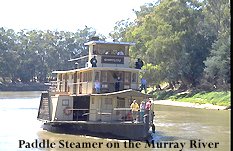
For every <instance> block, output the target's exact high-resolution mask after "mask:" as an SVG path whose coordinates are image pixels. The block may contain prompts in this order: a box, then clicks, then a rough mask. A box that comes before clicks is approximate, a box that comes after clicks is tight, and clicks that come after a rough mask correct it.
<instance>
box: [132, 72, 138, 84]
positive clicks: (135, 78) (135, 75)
mask: <svg viewBox="0 0 233 151" xmlns="http://www.w3.org/2000/svg"><path fill="white" fill-rule="evenodd" d="M132 82H133V83H136V82H137V74H136V73H133V74H132Z"/></svg>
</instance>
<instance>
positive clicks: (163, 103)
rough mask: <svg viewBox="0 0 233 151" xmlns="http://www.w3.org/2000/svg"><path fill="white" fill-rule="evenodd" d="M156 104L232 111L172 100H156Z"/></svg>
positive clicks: (219, 107) (216, 106)
mask: <svg viewBox="0 0 233 151" xmlns="http://www.w3.org/2000/svg"><path fill="white" fill-rule="evenodd" d="M153 103H154V104H160V105H171V106H182V107H192V108H201V109H215V110H230V107H229V106H219V105H213V104H199V103H190V102H178V101H172V100H155V101H154V102H153Z"/></svg>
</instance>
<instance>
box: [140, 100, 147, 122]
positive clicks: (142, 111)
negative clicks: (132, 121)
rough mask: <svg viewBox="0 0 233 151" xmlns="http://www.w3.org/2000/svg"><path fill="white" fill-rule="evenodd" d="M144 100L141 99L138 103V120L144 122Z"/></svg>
mask: <svg viewBox="0 0 233 151" xmlns="http://www.w3.org/2000/svg"><path fill="white" fill-rule="evenodd" d="M145 107H146V105H145V102H144V101H142V102H141V104H140V121H143V122H144V120H143V119H144V114H145Z"/></svg>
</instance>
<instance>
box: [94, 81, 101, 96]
mask: <svg viewBox="0 0 233 151" xmlns="http://www.w3.org/2000/svg"><path fill="white" fill-rule="evenodd" d="M95 92H96V93H98V94H99V93H100V82H99V80H96V81H95Z"/></svg>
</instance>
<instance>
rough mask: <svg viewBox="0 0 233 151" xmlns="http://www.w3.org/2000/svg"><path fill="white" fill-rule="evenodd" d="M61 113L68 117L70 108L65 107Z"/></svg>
mask: <svg viewBox="0 0 233 151" xmlns="http://www.w3.org/2000/svg"><path fill="white" fill-rule="evenodd" d="M63 113H64V114H65V115H70V114H71V113H72V111H71V107H66V108H64V110H63Z"/></svg>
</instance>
